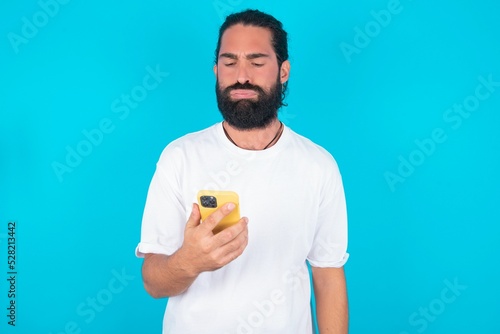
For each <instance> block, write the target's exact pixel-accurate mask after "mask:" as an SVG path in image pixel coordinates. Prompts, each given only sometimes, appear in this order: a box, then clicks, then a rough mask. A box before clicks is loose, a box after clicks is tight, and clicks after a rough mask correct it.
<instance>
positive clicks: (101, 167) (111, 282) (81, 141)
mask: <svg viewBox="0 0 500 334" xmlns="http://www.w3.org/2000/svg"><path fill="white" fill-rule="evenodd" d="M247 8H258V9H260V10H263V11H267V12H269V13H271V14H273V15H275V16H276V17H277V18H278V19H280V20H281V21H282V22H283V23H284V26H285V29H286V30H287V31H288V32H289V36H290V55H291V58H290V61H291V63H292V71H291V78H290V85H289V94H288V97H287V102H288V107H286V108H284V109H282V110H281V111H280V118H281V120H282V121H283V122H284V123H285V124H287V125H288V126H290V127H291V128H292V129H294V130H295V131H296V132H298V133H300V134H302V135H305V136H307V137H309V138H310V139H312V140H313V141H315V142H316V143H318V144H320V145H322V146H323V147H325V148H326V149H328V150H329V151H330V152H331V153H332V154H333V155H334V157H335V158H336V160H337V162H338V164H339V167H340V169H341V172H342V175H343V180H344V186H345V191H346V197H347V204H348V213H349V252H350V254H351V257H350V260H349V261H348V263H347V264H346V274H347V279H348V290H349V302H350V314H351V318H350V333H353V334H364V333H384V334H386V333H394V334H414V333H429V334H431V333H500V322H499V321H498V314H499V311H500V301H499V300H500V289H499V288H498V282H499V281H500V280H499V279H500V269H499V267H498V255H499V248H500V247H499V235H500V228H499V225H500V224H499V223H500V213H499V209H498V207H499V205H498V204H499V197H500V196H499V192H498V188H497V187H498V186H499V185H500V177H499V174H498V170H499V169H500V158H499V153H500V131H499V129H498V127H499V123H500V116H499V111H500V62H499V60H500V40H499V36H500V20H499V19H498V18H499V13H500V5H499V3H498V2H497V1H494V0H476V1H470V2H466V1H463V2H456V1H449V0H443V1H438V2H433V1H425V0H418V1H417V0H414V1H411V0H370V1H369V0H362V1H357V2H348V1H337V2H330V1H310V2H304V1H292V2H269V1H251V0H210V1H157V0H148V1H142V2H137V1H129V2H124V1H116V0H111V1H106V2H102V1H95V0H90V1H70V0H64V1H63V0H39V1H37V0H22V1H21V0H20V1H4V2H2V4H1V5H0V77H1V79H0V94H1V98H0V113H1V114H0V115H1V119H0V310H2V311H0V333H43V334H49V333H52V334H56V333H57V334H60V333H65V334H73V333H127V334H128V333H131V334H132V333H160V332H161V325H162V317H163V312H164V307H165V304H166V302H167V301H166V300H165V299H160V300H154V299H153V298H151V297H150V296H148V295H147V293H146V292H145V291H144V289H143V286H142V281H141V274H140V269H141V264H142V261H141V260H139V259H136V258H135V256H134V249H135V246H136V245H137V243H138V241H139V236H140V224H141V216H142V211H143V207H144V203H145V198H146V193H147V189H148V186H149V182H150V179H151V177H152V175H153V172H154V169H155V164H156V161H157V159H158V157H159V155H160V153H161V151H162V149H163V148H164V147H165V145H166V144H167V143H169V142H170V141H171V140H173V139H175V138H177V137H179V136H181V135H183V134H185V133H188V132H192V131H196V130H199V129H202V128H205V127H207V126H210V125H212V124H213V123H215V122H217V121H220V120H221V117H220V114H219V112H218V110H217V106H216V102H215V96H214V95H215V94H214V85H215V79H214V75H213V72H212V66H213V60H214V49H215V46H216V41H217V33H218V28H219V26H220V24H221V23H222V21H223V19H224V17H225V16H226V15H227V14H229V13H231V12H235V11H239V10H243V9H247ZM13 246H15V247H13ZM14 325H15V326H14ZM235 333H236V332H235Z"/></svg>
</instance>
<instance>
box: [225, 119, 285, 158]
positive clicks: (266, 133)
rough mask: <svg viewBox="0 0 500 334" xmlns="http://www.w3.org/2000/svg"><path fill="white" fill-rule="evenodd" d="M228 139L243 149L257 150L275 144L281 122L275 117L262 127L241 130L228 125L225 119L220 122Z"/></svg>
mask: <svg viewBox="0 0 500 334" xmlns="http://www.w3.org/2000/svg"><path fill="white" fill-rule="evenodd" d="M222 126H223V127H224V130H225V131H226V135H227V136H228V139H229V140H230V141H232V142H233V144H235V145H236V146H238V147H240V148H243V149H245V150H253V151H259V150H264V149H266V148H269V147H272V146H273V145H275V144H276V143H277V142H278V140H279V138H280V136H281V132H282V131H283V129H282V123H281V122H280V121H279V120H278V119H277V118H275V119H274V120H273V121H272V122H271V123H269V124H268V125H267V126H266V127H264V128H258V129H249V130H241V129H238V128H235V127H233V126H231V125H229V124H228V123H227V122H226V121H224V122H223V123H222Z"/></svg>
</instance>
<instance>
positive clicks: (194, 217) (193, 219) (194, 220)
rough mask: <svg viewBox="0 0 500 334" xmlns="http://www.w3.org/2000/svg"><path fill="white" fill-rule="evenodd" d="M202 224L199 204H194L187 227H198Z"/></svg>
mask: <svg viewBox="0 0 500 334" xmlns="http://www.w3.org/2000/svg"><path fill="white" fill-rule="evenodd" d="M200 222H201V214H200V208H199V207H198V204H196V203H193V207H192V209H191V214H190V215H189V218H188V221H187V223H186V227H196V226H198V225H200Z"/></svg>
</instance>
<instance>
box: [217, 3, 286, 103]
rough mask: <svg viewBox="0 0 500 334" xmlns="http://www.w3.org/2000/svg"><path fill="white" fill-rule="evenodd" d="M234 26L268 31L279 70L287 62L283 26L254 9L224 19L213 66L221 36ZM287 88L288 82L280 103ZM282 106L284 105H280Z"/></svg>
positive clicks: (284, 87)
mask: <svg viewBox="0 0 500 334" xmlns="http://www.w3.org/2000/svg"><path fill="white" fill-rule="evenodd" d="M236 24H243V25H244V26H254V27H261V28H266V29H269V31H271V36H272V37H271V43H272V45H273V48H274V52H275V53H276V58H277V59H278V68H279V69H281V64H283V62H284V61H285V60H288V37H287V33H286V31H285V30H284V29H283V24H282V23H281V22H280V21H278V20H277V19H276V18H274V17H273V16H271V15H269V14H266V13H264V12H261V11H259V10H254V9H247V10H245V11H242V12H239V13H234V14H231V15H228V16H227V17H226V20H225V21H224V23H223V24H222V25H221V27H220V29H219V39H218V41H217V49H215V64H217V62H218V58H219V51H220V44H221V40H222V35H223V34H224V32H225V31H226V30H227V29H228V28H230V27H232V26H234V25H236ZM287 86H288V81H287V82H285V83H284V84H283V89H282V97H283V98H282V101H283V100H284V99H285V92H286V89H287ZM282 105H285V104H284V103H282Z"/></svg>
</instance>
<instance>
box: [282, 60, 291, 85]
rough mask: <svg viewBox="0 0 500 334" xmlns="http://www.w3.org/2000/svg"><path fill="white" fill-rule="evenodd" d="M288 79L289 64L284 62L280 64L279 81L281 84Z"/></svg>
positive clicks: (286, 61)
mask: <svg viewBox="0 0 500 334" xmlns="http://www.w3.org/2000/svg"><path fill="white" fill-rule="evenodd" d="M289 77H290V62H289V61H288V60H285V61H284V62H283V63H282V64H281V68H280V81H281V83H282V84H284V83H285V82H287V81H288V78H289Z"/></svg>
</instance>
